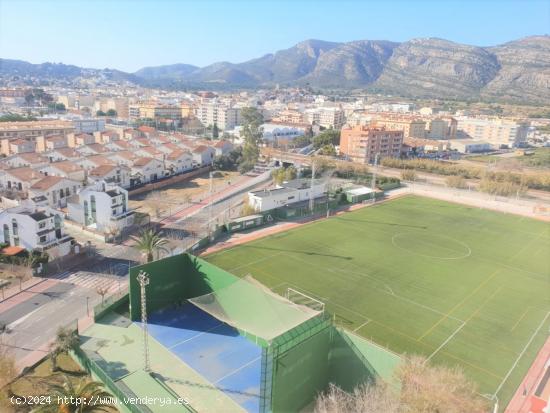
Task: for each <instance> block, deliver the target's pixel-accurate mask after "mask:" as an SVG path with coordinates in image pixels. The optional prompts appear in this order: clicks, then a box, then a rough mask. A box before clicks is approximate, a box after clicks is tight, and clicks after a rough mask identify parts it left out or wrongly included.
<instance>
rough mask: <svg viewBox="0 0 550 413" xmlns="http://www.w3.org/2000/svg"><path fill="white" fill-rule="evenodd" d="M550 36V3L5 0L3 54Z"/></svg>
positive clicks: (148, 60) (200, 51) (210, 57)
mask: <svg viewBox="0 0 550 413" xmlns="http://www.w3.org/2000/svg"><path fill="white" fill-rule="evenodd" d="M549 32H550V0H516V1H512V0H477V1H476V0H463V1H454V0H439V1H438V0H424V1H422V0H419V1H416V0H409V1H406V0H401V1H398V0H386V1H382V0H378V1H366V0H364V1H360V0H354V1H349V0H343V1H336V0H333V1H328V0H294V1H292V0H279V1H262V0H256V1H254V0H246V1H242V0H227V1H221V0H220V1H214V0H212V1H208V0H203V1H199V0H194V1H191V0H189V1H177V0H156V1H153V0H150V1H147V0H118V1H115V0H111V1H103V0H96V1H93V0H87V1H79V0H71V1H67V0H38V1H35V0H0V57H3V58H10V59H22V60H27V61H30V62H32V63H41V62H45V61H53V62H63V63H67V64H76V65H80V66H86V67H97V68H103V67H110V68H116V69H121V70H126V71H134V70H137V69H139V68H141V67H143V66H157V65H162V64H171V63H190V64H195V65H198V66H204V65H207V64H210V63H214V62H216V61H230V62H241V61H244V60H248V59H251V58H255V57H259V56H261V55H263V54H265V53H270V52H273V51H276V50H279V49H284V48H288V47H291V46H292V45H294V44H296V43H298V42H300V41H302V40H305V39H322V40H331V41H350V40H359V39H385V40H393V41H405V40H408V39H411V38H415V37H441V38H445V39H448V40H452V41H455V42H461V43H467V44H475V45H479V46H489V45H495V44H499V43H504V42H506V41H510V40H513V39H517V38H519V37H523V36H529V35H534V34H547V33H549Z"/></svg>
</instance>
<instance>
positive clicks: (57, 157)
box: [43, 148, 81, 162]
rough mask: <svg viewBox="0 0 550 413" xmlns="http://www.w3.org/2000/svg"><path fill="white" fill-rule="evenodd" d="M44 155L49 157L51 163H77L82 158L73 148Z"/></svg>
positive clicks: (55, 150)
mask: <svg viewBox="0 0 550 413" xmlns="http://www.w3.org/2000/svg"><path fill="white" fill-rule="evenodd" d="M43 155H44V156H46V157H48V159H49V160H50V162H57V161H75V160H77V159H79V158H80V157H81V155H80V154H79V153H78V152H77V151H75V150H74V149H73V148H59V149H54V150H53V151H50V152H47V153H44V154H43Z"/></svg>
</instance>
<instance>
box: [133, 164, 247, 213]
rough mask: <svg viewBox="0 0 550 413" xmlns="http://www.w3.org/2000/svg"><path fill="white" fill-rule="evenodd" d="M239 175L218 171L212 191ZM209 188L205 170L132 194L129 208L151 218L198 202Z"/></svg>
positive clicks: (227, 183) (206, 193)
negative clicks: (153, 189) (154, 188)
mask: <svg viewBox="0 0 550 413" xmlns="http://www.w3.org/2000/svg"><path fill="white" fill-rule="evenodd" d="M240 176H241V175H240V174H239V173H238V172H223V173H218V174H216V176H215V177H214V178H213V191H214V192H216V191H219V190H221V189H222V188H223V187H224V186H227V185H229V184H231V183H233V182H235V181H236V180H237V179H238V178H239V177H240ZM209 190H210V178H209V173H208V172H206V173H204V174H201V175H199V176H197V177H195V178H192V179H190V180H188V181H184V182H178V183H175V184H173V185H170V186H167V187H165V188H162V189H159V190H155V191H151V192H148V193H143V194H139V195H135V196H132V197H131V199H130V201H129V206H130V208H132V209H134V210H136V211H138V212H141V213H144V214H149V215H150V216H151V217H152V218H153V219H155V218H161V217H165V216H168V215H170V214H171V213H173V212H174V211H177V210H179V209H181V208H182V207H184V206H185V205H186V204H189V205H190V204H191V203H192V202H198V201H200V200H201V199H202V198H205V197H206V196H208V192H209Z"/></svg>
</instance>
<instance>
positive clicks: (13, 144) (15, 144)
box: [1, 138, 35, 156]
mask: <svg viewBox="0 0 550 413" xmlns="http://www.w3.org/2000/svg"><path fill="white" fill-rule="evenodd" d="M34 151H35V142H34V140H30V139H23V138H17V139H11V140H8V139H3V140H2V141H1V152H2V154H4V155H6V156H8V155H14V154H17V153H29V152H34Z"/></svg>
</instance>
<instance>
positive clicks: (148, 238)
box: [132, 229, 168, 262]
mask: <svg viewBox="0 0 550 413" xmlns="http://www.w3.org/2000/svg"><path fill="white" fill-rule="evenodd" d="M132 239H133V240H134V241H136V248H137V249H138V250H139V251H141V252H142V253H143V254H144V255H145V256H146V257H147V262H151V261H153V260H154V259H155V258H154V254H155V252H156V253H157V258H158V253H159V251H161V250H162V251H168V250H167V249H166V248H165V247H164V245H166V244H167V243H168V241H167V240H166V239H164V238H162V237H161V236H160V233H158V232H156V231H155V230H153V229H144V230H142V231H141V232H140V233H139V236H137V237H132Z"/></svg>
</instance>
